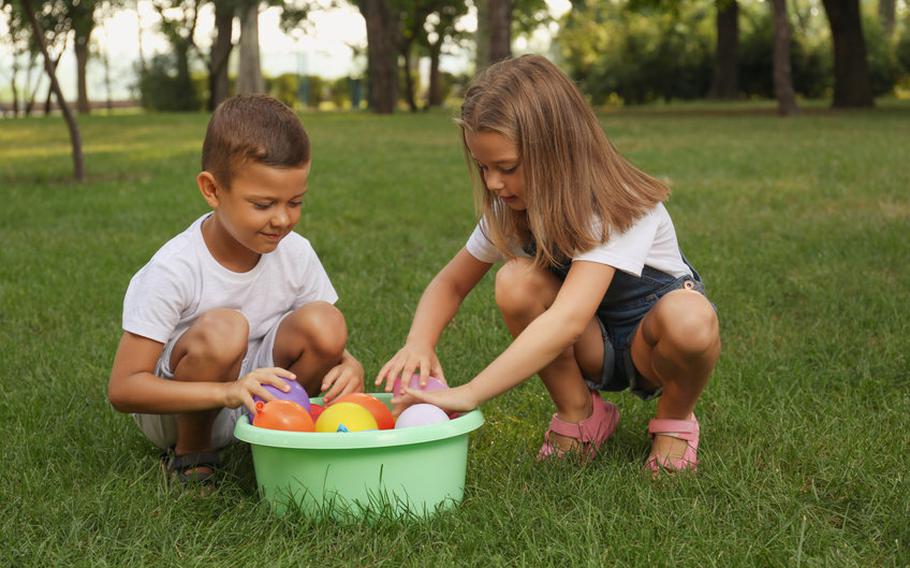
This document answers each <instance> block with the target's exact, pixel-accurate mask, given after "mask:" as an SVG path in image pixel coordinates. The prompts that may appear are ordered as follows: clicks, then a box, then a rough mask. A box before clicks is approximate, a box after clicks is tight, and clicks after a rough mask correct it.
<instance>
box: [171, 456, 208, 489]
mask: <svg viewBox="0 0 910 568" xmlns="http://www.w3.org/2000/svg"><path fill="white" fill-rule="evenodd" d="M165 464H166V467H167V471H168V473H169V474H171V476H172V477H174V478H175V479H177V480H178V481H179V482H180V483H182V484H184V485H212V484H214V483H215V477H216V475H217V474H218V471H219V469H220V468H221V458H220V457H219V455H218V452H196V453H190V454H185V455H182V456H178V455H176V454H174V452H173V450H171V451H170V452H168V453H167V455H166V461H165ZM200 468H205V469H207V470H208V471H200Z"/></svg>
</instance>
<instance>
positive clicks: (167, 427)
mask: <svg viewBox="0 0 910 568" xmlns="http://www.w3.org/2000/svg"><path fill="white" fill-rule="evenodd" d="M285 317H287V314H285V316H284V317H282V318H281V319H279V320H278V322H277V323H276V324H275V326H274V327H273V328H272V329H270V330H269V332H268V333H267V334H265V336H264V337H262V338H261V339H259V340H256V341H252V342H250V343H249V344H248V345H247V350H246V357H244V358H243V361H242V362H241V363H240V376H241V377H242V376H244V375H246V374H247V373H249V372H250V371H253V370H255V369H259V368H260V367H274V366H275V363H274V359H273V357H272V350H273V348H274V347H275V336H276V335H277V333H278V327H279V326H280V325H281V322H282V321H284V318H285ZM183 333H186V332H185V331H184V332H182V333H181V334H180V335H177V336H175V337H173V338H171V339H170V340H169V341H168V342H167V343H166V344H165V345H164V350H163V351H162V352H161V356H160V357H159V358H158V363H157V364H156V365H155V375H157V376H159V377H162V378H165V379H173V378H174V371H173V370H172V369H171V355H172V353H173V352H174V345H176V344H177V341H179V340H180V338H181V337H183ZM241 414H243V406H242V405H241V406H240V407H238V408H222V409H221V412H219V413H218V416H217V417H216V418H215V423H214V424H213V425H212V448H213V449H215V450H219V449H221V448H223V447H225V446H227V445H228V444H230V443H231V442H233V441H234V425H235V424H236V422H237V419H238V418H239V417H240V415H241ZM133 420H135V421H136V424H137V425H138V426H139V429H140V430H142V433H143V434H145V436H146V437H147V438H148V439H149V440H151V442H152V443H153V444H155V445H156V446H158V447H159V448H161V449H162V450H166V449H168V448H172V447H173V446H174V444H176V443H177V416H176V415H175V414H138V413H135V414H133Z"/></svg>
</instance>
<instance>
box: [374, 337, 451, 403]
mask: <svg viewBox="0 0 910 568" xmlns="http://www.w3.org/2000/svg"><path fill="white" fill-rule="evenodd" d="M415 373H416V374H419V375H420V383H419V384H420V386H421V387H423V386H426V384H427V379H428V378H429V377H430V375H433V376H434V377H436V378H437V379H439V380H440V381H442V382H443V383H444V382H446V378H445V373H443V371H442V365H441V364H440V363H439V358H438V357H436V351H435V350H434V349H433V347H432V346H429V345H416V344H412V343H407V344H405V346H404V347H402V348H401V349H399V350H398V353H396V354H395V356H394V357H392V358H391V359H389V362H388V363H386V364H385V365H383V367H382V369H381V370H380V371H379V374H378V375H376V381H375V384H376V385H377V386H378V385H380V384H381V383H382V382H383V381H385V392H390V391H391V390H392V387H393V385H394V384H395V379H398V378H399V377H400V378H401V384H402V386H407V384H408V381H410V379H411V376H412V375H414V374H415Z"/></svg>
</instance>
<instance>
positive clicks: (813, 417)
mask: <svg viewBox="0 0 910 568" xmlns="http://www.w3.org/2000/svg"><path fill="white" fill-rule="evenodd" d="M715 109H716V111H715ZM303 119H304V123H305V125H306V127H307V129H308V130H309V132H310V135H311V138H312V140H313V143H314V165H313V171H312V177H311V183H310V188H311V193H310V195H308V197H307V201H306V203H305V206H304V212H303V216H302V218H301V222H300V224H299V225H298V230H299V231H300V232H301V233H303V234H304V235H306V236H307V237H308V238H309V239H310V240H311V241H312V242H313V243H314V245H315V247H316V250H317V251H318V252H319V254H320V256H321V258H322V260H323V262H324V264H325V265H326V267H327V269H328V272H329V274H330V276H331V277H332V279H333V281H334V283H335V286H336V288H337V289H338V291H339V293H340V295H341V298H342V299H341V301H340V304H339V305H340V306H341V308H342V309H343V311H344V312H345V314H346V316H347V320H348V324H349V326H350V328H351V349H352V351H353V352H354V353H355V354H356V355H357V356H358V357H360V358H361V360H362V362H363V363H364V365H365V367H366V369H367V373H368V375H369V376H373V375H375V373H376V372H377V371H378V369H379V367H380V365H381V364H382V363H383V362H384V361H385V360H386V358H388V357H389V356H390V355H391V354H393V353H394V352H395V350H396V349H397V348H398V347H399V346H400V344H401V342H402V341H403V339H404V337H405V334H406V332H407V329H408V325H409V323H410V317H411V315H412V313H413V310H414V307H415V305H416V303H417V300H418V298H419V295H420V293H421V291H422V290H423V287H424V286H425V285H426V284H427V283H428V282H429V280H430V278H432V276H433V274H434V273H435V271H436V270H438V269H439V268H440V267H441V266H442V265H443V264H444V263H445V262H446V261H447V259H448V258H449V257H450V255H452V254H453V253H454V252H456V251H457V250H458V249H459V247H461V246H462V245H463V244H464V242H465V240H466V239H467V236H468V234H469V232H470V230H471V227H472V225H473V214H472V207H471V199H470V190H469V187H468V180H467V175H466V170H465V166H464V163H463V160H462V155H461V150H460V147H459V145H458V135H457V131H456V129H455V127H454V126H453V125H452V123H451V121H450V120H449V116H448V114H446V113H431V114H429V115H419V116H410V115H406V114H400V115H398V116H395V117H376V116H371V115H368V114H313V115H310V114H308V115H304V117H303ZM206 121H207V116H204V115H131V116H130V115H127V116H113V117H103V116H98V117H90V118H82V119H81V125H82V131H83V132H82V133H83V138H84V140H85V145H86V147H85V150H86V164H87V168H88V175H89V179H88V181H87V183H85V184H84V185H81V186H75V185H70V184H69V183H68V182H67V179H68V177H69V176H70V175H71V163H70V157H69V146H68V138H67V133H66V129H65V127H64V125H63V123H62V121H60V120H58V119H52V120H44V119H28V120H17V121H0V200H2V201H0V203H2V205H0V385H2V387H3V396H2V397H0V439H2V442H0V458H2V463H3V466H2V469H0V565H4V566H6V565H8V566H20V565H42V566H58V565H69V564H78V565H83V564H85V565H109V566H133V565H145V564H158V563H160V564H177V565H236V566H270V565H293V564H300V565H311V566H352V565H358V566H359V565H370V566H372V565H387V566H399V565H408V566H435V565H440V564H441V565H449V564H464V565H477V566H490V565H513V564H523V565H559V566H566V565H573V566H574V565H579V566H588V565H591V566H594V565H602V564H604V563H607V564H621V565H626V564H635V565H651V564H655V565H669V564H681V565H716V566H731V565H802V564H804V565H812V566H820V565H834V566H851V565H855V566H870V565H874V566H898V565H899V566H906V565H908V563H910V522H908V521H910V483H908V479H910V459H908V452H910V443H908V440H910V436H908V432H910V385H908V379H910V355H908V353H910V323H908V320H910V305H908V300H910V240H908V236H910V151H908V147H910V105H908V104H906V103H893V102H891V103H888V102H886V103H882V104H881V105H880V107H879V108H878V109H876V110H872V111H866V112H848V113H832V112H829V111H827V110H823V109H815V110H812V111H809V112H807V113H805V114H804V115H802V116H800V117H798V118H796V119H789V120H782V119H779V118H777V117H775V116H774V115H773V109H770V108H769V107H767V106H762V107H761V108H759V109H757V110H755V111H754V112H753V111H752V109H751V108H750V107H748V106H744V105H734V106H729V105H725V106H723V107H712V106H706V105H697V106H689V107H687V106H680V107H672V106H671V107H661V108H656V109H643V110H634V111H619V112H610V113H607V114H605V115H603V124H604V127H605V129H606V131H607V133H608V135H609V136H610V137H611V139H612V140H613V142H614V143H615V145H616V146H617V147H618V149H619V150H620V151H621V152H622V153H623V154H625V155H626V156H627V157H629V158H630V159H631V160H632V161H633V162H635V163H636V164H637V165H639V166H641V167H642V168H643V169H645V170H647V171H649V172H651V173H653V174H655V175H657V176H660V177H662V178H666V179H667V180H669V182H670V183H671V185H672V187H673V190H674V193H673V196H672V199H671V200H670V202H669V205H668V207H669V209H670V211H671V214H672V215H673V216H674V220H675V223H676V226H677V230H678V233H679V236H680V240H681V244H682V246H683V247H684V249H685V251H686V254H687V256H688V257H689V258H690V260H692V262H693V263H695V265H696V266H697V267H698V269H699V270H700V271H701V272H702V274H703V275H704V277H705V279H706V281H707V286H708V293H709V294H710V296H711V298H712V300H713V301H714V302H715V303H716V304H717V306H718V310H719V315H720V320H721V326H722V337H723V341H724V351H723V354H722V357H721V360H720V362H719V364H718V367H717V370H716V372H715V375H714V378H713V380H712V382H711V384H710V385H709V387H708V389H707V391H706V392H705V395H704V397H703V399H702V401H701V402H700V403H699V410H698V412H699V416H700V418H701V421H702V429H703V436H702V448H701V451H700V459H701V464H700V471H699V474H698V476H697V477H684V478H672V479H662V480H659V481H657V482H655V481H651V480H649V479H647V478H645V477H643V476H642V475H641V474H640V467H641V463H642V461H643V459H644V458H645V456H646V455H647V451H648V447H649V442H648V440H647V437H646V435H645V428H646V425H647V421H648V419H649V418H650V417H651V415H652V413H653V411H654V406H653V403H645V402H641V401H639V400H638V399H636V398H634V397H633V396H631V395H629V394H626V393H623V394H611V395H609V397H610V398H611V399H612V400H614V401H616V402H617V403H618V404H619V406H620V408H621V409H622V412H623V420H622V423H621V424H620V428H619V430H618V432H617V434H616V436H615V438H614V439H613V440H612V441H611V442H610V443H609V445H608V447H607V448H606V449H605V451H604V452H602V454H601V456H600V457H599V458H598V459H597V460H596V461H595V462H594V463H593V464H591V465H589V466H587V467H583V468H578V467H576V466H573V465H571V464H558V463H557V464H545V465H540V464H537V463H535V462H534V455H535V452H536V450H537V447H538V446H539V444H540V442H541V440H542V434H543V430H544V428H545V426H546V423H547V420H548V419H549V415H550V413H551V412H552V409H551V405H550V403H549V400H548V398H547V396H546V394H545V392H544V389H543V387H542V385H541V384H540V382H539V381H537V380H536V379H535V380H531V381H528V382H527V383H525V384H524V385H522V386H520V387H519V388H517V389H515V390H514V391H512V392H509V393H507V394H506V395H504V396H502V397H500V398H498V399H496V400H493V401H491V402H489V403H488V404H486V405H485V406H484V407H483V412H484V414H485V416H486V418H487V423H486V424H485V425H484V426H483V427H482V428H481V429H480V430H478V431H477V432H476V433H475V434H473V435H472V438H471V447H470V453H469V462H468V472H467V481H466V488H465V499H464V502H463V503H462V505H461V506H460V507H459V508H457V509H455V510H453V511H450V512H447V513H444V514H442V515H440V516H438V517H436V518H433V519H431V520H427V521H420V522H411V523H405V522H401V521H393V520H384V521H382V522H378V523H367V522H363V523H359V524H356V523H355V524H346V525H342V524H336V523H333V522H330V521H312V520H307V519H305V518H302V517H300V516H295V515H291V516H288V517H285V518H275V517H274V516H272V515H271V514H270V513H269V511H268V507H267V506H266V505H265V504H264V503H263V502H261V501H260V499H259V497H258V495H257V493H256V485H255V479H254V475H253V471H252V460H251V457H250V453H249V449H248V447H246V446H245V445H243V444H238V445H235V446H233V447H232V448H230V449H229V450H228V451H227V452H226V460H227V462H226V463H227V468H228V479H227V481H226V482H225V483H224V484H223V485H222V486H221V488H220V490H219V491H217V492H216V493H215V494H214V495H211V496H208V497H200V496H198V495H195V494H193V493H188V492H184V491H182V490H181V489H180V488H177V487H173V486H171V485H169V484H168V482H167V479H166V478H165V476H164V475H163V474H162V473H161V470H160V468H159V464H158V453H157V452H156V451H155V450H154V449H153V448H152V447H151V445H150V444H149V443H148V442H147V441H146V440H145V439H144V438H143V437H142V435H141V434H140V433H139V431H138V430H137V429H136V427H135V426H134V425H133V423H132V421H131V419H130V418H129V417H128V416H126V415H122V414H118V413H116V412H114V411H113V410H112V409H111V407H110V405H109V404H108V403H107V400H106V385H107V378H108V372H109V368H110V364H111V361H112V358H113V354H114V350H115V347H116V344H117V341H118V338H119V335H120V310H121V302H122V298H123V293H124V291H125V289H126V286H127V283H128V282H129V279H130V277H131V276H132V274H133V273H134V272H135V271H136V270H138V269H139V268H140V267H141V266H142V265H143V264H144V263H145V262H146V261H147V259H148V258H149V257H150V256H151V254H152V253H154V252H155V250H157V248H158V247H159V246H160V245H161V244H162V243H163V242H164V241H166V240H167V239H168V238H170V237H171V236H172V235H174V234H176V233H177V232H179V231H182V230H183V229H184V228H185V227H186V226H187V225H188V224H189V223H190V222H192V220H193V219H195V218H196V217H197V216H198V215H199V214H201V213H202V212H203V211H204V210H205V204H204V202H203V200H202V199H201V198H200V196H199V195H198V192H197V190H196V189H195V184H194V181H193V178H194V176H195V174H196V173H197V171H198V168H199V153H200V146H201V141H202V136H203V134H204V128H205V124H206ZM491 285H492V278H491V276H488V277H487V278H485V279H484V281H483V282H482V283H481V285H480V286H479V288H478V289H477V290H476V291H475V293H474V294H472V295H471V296H470V297H469V298H468V300H467V301H466V302H465V305H464V307H463V309H462V311H461V313H460V314H459V316H458V318H457V319H456V320H455V321H454V322H453V324H452V325H451V326H450V328H449V330H448V331H447V333H446V335H445V336H444V337H443V340H442V342H441V344H440V348H439V351H440V356H441V358H442V361H443V364H444V365H445V367H446V371H447V373H446V374H447V377H448V378H449V380H450V382H452V383H461V382H464V381H467V380H469V379H470V378H471V377H472V376H474V374H475V373H477V372H478V371H479V370H480V369H482V368H483V367H484V366H485V365H486V364H487V363H488V362H489V361H490V360H492V358H493V357H494V356H495V355H496V354H497V353H499V352H500V351H501V350H502V349H503V348H505V347H506V345H507V344H508V334H507V331H506V330H505V328H504V326H503V325H502V323H501V321H500V319H499V316H498V313H497V311H496V309H495V305H494V302H493V298H492V286H491ZM432 467H433V464H427V469H426V471H415V472H414V475H432Z"/></svg>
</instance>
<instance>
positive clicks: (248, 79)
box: [237, 0, 265, 94]
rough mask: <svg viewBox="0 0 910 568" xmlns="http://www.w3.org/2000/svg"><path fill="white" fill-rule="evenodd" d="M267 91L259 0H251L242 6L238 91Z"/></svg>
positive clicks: (245, 92) (244, 92) (246, 92)
mask: <svg viewBox="0 0 910 568" xmlns="http://www.w3.org/2000/svg"><path fill="white" fill-rule="evenodd" d="M263 91H265V82H264V81H263V79H262V67H261V65H260V59H259V0H249V2H248V3H246V4H244V5H242V6H241V7H240V65H239V67H238V69H237V92H238V93H243V94H248V93H261V92H263Z"/></svg>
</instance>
